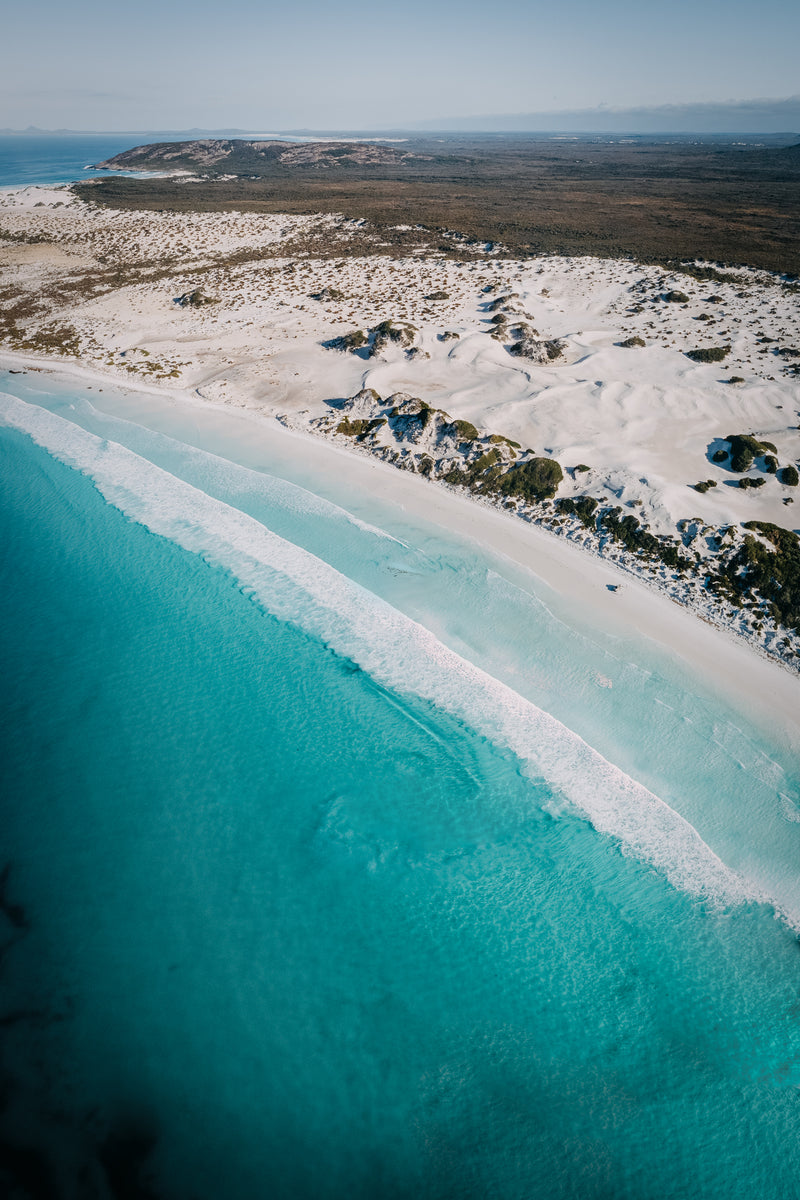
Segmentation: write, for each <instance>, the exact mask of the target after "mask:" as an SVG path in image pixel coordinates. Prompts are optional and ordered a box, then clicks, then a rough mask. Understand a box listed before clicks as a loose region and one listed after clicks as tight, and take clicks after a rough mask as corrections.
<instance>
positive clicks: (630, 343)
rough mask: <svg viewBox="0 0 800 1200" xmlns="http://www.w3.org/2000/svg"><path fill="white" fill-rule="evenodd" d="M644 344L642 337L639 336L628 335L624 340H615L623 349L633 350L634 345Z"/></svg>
mask: <svg viewBox="0 0 800 1200" xmlns="http://www.w3.org/2000/svg"><path fill="white" fill-rule="evenodd" d="M646 344H647V343H646V342H645V340H644V338H640V337H629V338H625V341H624V342H617V345H618V346H621V347H622V349H623V350H633V349H634V347H636V346H645V345H646Z"/></svg>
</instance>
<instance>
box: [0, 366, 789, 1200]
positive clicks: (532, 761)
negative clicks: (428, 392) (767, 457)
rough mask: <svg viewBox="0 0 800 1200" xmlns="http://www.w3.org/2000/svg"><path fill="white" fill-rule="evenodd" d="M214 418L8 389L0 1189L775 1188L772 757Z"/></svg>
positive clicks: (785, 839)
mask: <svg viewBox="0 0 800 1200" xmlns="http://www.w3.org/2000/svg"><path fill="white" fill-rule="evenodd" d="M248 419H249V418H246V417H243V416H240V417H234V416H226V418H225V421H223V420H222V419H221V418H220V417H219V414H218V413H215V412H214V410H212V409H210V408H209V409H203V408H202V407H200V406H194V407H193V406H190V405H188V404H186V405H184V404H182V403H179V402H177V401H175V402H169V403H165V402H164V401H158V400H152V399H149V398H147V397H145V396H137V395H136V394H135V393H130V392H127V393H126V392H122V391H115V390H114V389H112V388H110V387H109V386H107V385H104V387H103V392H102V395H101V394H99V393H98V388H97V385H94V386H93V387H91V388H90V387H87V386H86V385H83V384H79V383H76V382H75V381H70V380H69V379H68V378H67V377H62V378H59V377H56V376H46V375H42V374H34V373H27V374H10V373H0V463H1V464H2V466H1V468H0V521H1V522H2V524H0V530H1V531H2V540H1V541H0V608H2V619H0V643H1V649H0V664H1V665H2V672H3V674H2V679H3V690H2V696H3V720H2V722H1V723H0V761H1V762H2V764H3V787H2V799H0V866H2V867H3V874H2V881H1V887H0V935H1V936H2V940H1V941H0V992H1V993H2V1007H0V1056H1V1058H0V1061H1V1062H2V1091H1V1092H0V1097H2V1099H1V1100H0V1194H8V1195H9V1196H15V1197H17V1196H19V1197H28V1196H31V1197H40V1196H41V1197H59V1198H60V1197H65V1198H66V1197H70V1198H71V1197H84V1196H85V1197H98V1198H99V1197H107V1196H118V1197H126V1198H127V1197H163V1198H165V1200H172V1198H173V1197H174V1198H176V1200H216V1198H221V1197H230V1198H231V1200H260V1198H262V1197H264V1198H271V1197H276V1198H283V1197H286V1198H290V1197H299V1198H305V1197H319V1198H320V1200H339V1198H340V1197H341V1198H344V1197H348V1198H351V1197H352V1198H355V1197H359V1198H360V1197H364V1198H367V1197H369V1198H373V1197H377V1198H383V1197H398V1198H399V1197H412V1196H413V1197H426V1198H430V1200H439V1198H444V1197H447V1198H450V1197H452V1198H456V1197H459V1198H460V1197H463V1198H471V1197H481V1198H483V1197H497V1198H498V1200H506V1198H507V1200H512V1198H513V1200H540V1198H541V1200H545V1198H548V1200H550V1198H562V1197H564V1198H566V1197H575V1198H576V1200H577V1198H580V1200H584V1198H592V1197H597V1198H603V1200H606V1198H612V1197H613V1198H620V1200H622V1198H625V1200H661V1198H663V1200H667V1198H670V1200H677V1198H687V1200H689V1198H695V1197H698V1198H700V1197H702V1198H709V1200H711V1198H714V1200H716V1198H720V1200H722V1198H723V1197H724V1198H726V1200H729V1198H739V1197H741V1198H742V1200H745V1198H746V1200H783V1198H784V1197H786V1198H790V1197H795V1196H796V1195H798V1184H797V1180H798V1178H800V1137H799V1136H798V1135H799V1134H800V943H798V931H800V871H798V862H799V861H800V766H799V765H798V759H797V747H796V746H793V745H791V744H790V743H789V742H788V741H787V740H785V738H784V737H783V736H782V735H779V733H778V732H777V731H774V732H770V730H769V729H764V728H762V727H761V726H758V725H756V724H754V723H751V722H749V721H748V720H747V719H746V717H745V716H743V715H742V714H743V706H742V704H741V703H740V702H736V703H734V701H733V699H731V700H726V699H725V697H724V696H723V695H722V694H721V693H720V692H718V691H717V690H715V689H714V688H712V687H711V686H710V685H709V684H708V683H707V682H704V681H703V679H701V678H700V677H699V676H696V675H695V674H694V673H693V672H692V671H691V670H690V668H689V667H688V666H687V665H686V664H685V663H683V662H681V661H678V660H676V659H673V658H672V657H670V656H669V655H668V654H667V652H666V651H665V650H663V649H661V648H660V647H659V646H658V645H656V644H655V643H651V642H646V641H645V640H644V639H641V638H637V637H635V636H634V635H633V634H630V636H622V635H621V634H619V632H616V633H612V632H610V631H608V630H604V629H603V628H602V627H601V626H599V625H597V624H596V623H593V622H592V621H591V620H590V619H589V614H582V613H581V611H580V609H579V608H578V607H577V606H576V605H575V604H574V603H572V602H569V601H568V600H567V598H565V597H562V596H560V595H559V594H557V593H556V592H553V591H551V590H550V589H549V588H548V587H547V586H546V585H545V584H544V583H543V582H542V581H541V580H540V579H538V578H536V577H535V576H534V575H532V574H530V573H529V572H526V571H524V570H523V569H522V568H521V567H518V566H515V565H514V564H512V563H510V562H509V561H507V560H505V559H503V558H502V557H501V556H499V555H497V554H494V553H493V552H492V551H491V550H490V549H487V548H484V547H481V546H479V545H478V544H477V543H474V542H471V541H469V540H467V539H465V538H462V537H459V536H457V535H456V534H454V533H452V532H449V531H448V530H447V529H445V528H443V527H442V526H439V525H436V524H434V523H433V522H428V521H426V520H423V519H422V518H421V517H417V516H414V515H413V514H411V513H409V511H407V510H405V509H403V508H401V507H400V506H399V505H397V504H395V503H393V502H391V501H390V500H389V499H382V498H380V496H379V494H377V493H376V489H375V488H374V487H372V488H370V489H369V490H368V489H366V488H364V487H362V486H361V485H360V483H359V479H358V477H356V476H353V475H351V474H350V473H348V471H347V470H346V462H347V460H346V458H343V457H342V455H341V454H337V453H336V452H334V451H333V450H331V449H329V448H327V447H315V449H314V452H313V453H312V452H311V451H310V450H309V451H308V453H304V452H303V442H302V440H301V439H299V438H298V437H297V436H295V435H292V434H289V433H286V432H282V431H280V430H278V429H276V430H275V431H274V433H273V435H271V436H270V437H268V438H267V437H264V436H262V435H261V434H259V437H258V438H256V437H253V438H250V439H248V438H247V436H243V435H242V432H241V431H242V429H244V430H245V434H246V421H247V420H248ZM253 420H255V419H254V418H253ZM237 421H238V422H240V427H239V432H238V434H237V432H236V422H237ZM226 429H229V430H232V431H233V432H232V433H231V434H230V436H228V435H227V434H226V433H225V430H226ZM234 434H236V436H234ZM423 486H427V485H424V484H423V483H422V482H420V487H423Z"/></svg>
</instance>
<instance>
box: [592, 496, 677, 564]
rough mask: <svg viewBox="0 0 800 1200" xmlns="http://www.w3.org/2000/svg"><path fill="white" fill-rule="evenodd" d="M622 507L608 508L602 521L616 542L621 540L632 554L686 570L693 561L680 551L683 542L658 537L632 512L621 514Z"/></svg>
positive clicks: (666, 537)
mask: <svg viewBox="0 0 800 1200" xmlns="http://www.w3.org/2000/svg"><path fill="white" fill-rule="evenodd" d="M621 513H622V509H621V508H611V509H607V510H606V511H605V512H604V513H603V514H602V516H601V518H600V522H601V524H602V525H603V527H604V528H605V529H606V530H607V531H608V533H609V534H610V535H611V537H612V538H613V539H614V541H615V542H621V543H622V545H623V546H624V547H625V549H626V550H629V551H630V553H631V554H635V555H637V556H641V557H642V558H648V559H658V560H660V561H661V562H663V563H664V564H665V566H668V567H674V568H678V569H679V570H682V571H686V570H688V569H689V568H690V567H691V566H693V563H692V561H691V559H688V558H687V557H686V556H685V555H684V554H681V553H680V550H681V543H680V542H679V541H677V539H675V538H671V537H668V536H666V535H664V536H662V537H656V536H655V534H652V533H651V532H650V530H649V529H648V528H647V526H646V525H640V524H639V522H638V520H637V519H636V517H634V516H633V515H632V514H631V513H628V514H627V515H626V516H624V517H623V516H621Z"/></svg>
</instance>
